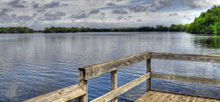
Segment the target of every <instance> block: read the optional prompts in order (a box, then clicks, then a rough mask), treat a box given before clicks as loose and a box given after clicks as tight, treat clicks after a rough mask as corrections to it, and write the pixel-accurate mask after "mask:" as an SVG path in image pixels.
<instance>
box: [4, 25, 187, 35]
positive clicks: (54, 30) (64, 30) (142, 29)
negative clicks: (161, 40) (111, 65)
mask: <svg viewBox="0 0 220 102" xmlns="http://www.w3.org/2000/svg"><path fill="white" fill-rule="evenodd" d="M187 26H188V25H183V24H179V25H176V24H172V25H171V26H169V27H168V26H163V25H157V26H155V27H150V26H142V27H136V28H135V27H126V28H85V27H80V28H79V27H54V26H52V27H49V28H45V29H44V30H33V29H31V28H27V27H1V28H0V33H35V32H40V33H74V32H150V31H174V32H182V31H185V30H186V29H187Z"/></svg>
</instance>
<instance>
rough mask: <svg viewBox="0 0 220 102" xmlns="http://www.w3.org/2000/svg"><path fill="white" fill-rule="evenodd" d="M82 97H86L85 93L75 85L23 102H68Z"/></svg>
mask: <svg viewBox="0 0 220 102" xmlns="http://www.w3.org/2000/svg"><path fill="white" fill-rule="evenodd" d="M83 95H86V92H85V91H84V90H83V89H82V88H81V87H80V86H79V85H77V84H76V85H72V86H69V87H66V88H62V89H59V90H56V91H53V92H50V93H47V94H44V95H41V96H38V97H35V98H32V99H29V100H26V101H24V102H67V101H69V100H73V99H77V98H79V97H81V96H83Z"/></svg>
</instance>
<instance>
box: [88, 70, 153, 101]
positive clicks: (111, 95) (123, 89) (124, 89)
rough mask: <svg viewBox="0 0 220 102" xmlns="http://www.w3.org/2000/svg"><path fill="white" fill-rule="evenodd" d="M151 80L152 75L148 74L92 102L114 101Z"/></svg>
mask: <svg viewBox="0 0 220 102" xmlns="http://www.w3.org/2000/svg"><path fill="white" fill-rule="evenodd" d="M149 78H150V73H147V74H145V75H143V76H141V77H139V78H137V79H135V80H133V81H131V82H129V83H127V84H125V85H123V86H121V87H119V88H117V89H115V90H113V91H111V92H109V93H107V94H105V95H103V96H101V97H98V98H96V99H94V100H92V101H91V102H108V101H110V100H112V99H114V98H115V97H118V96H119V95H121V94H123V93H124V92H127V91H128V90H130V89H131V88H133V87H135V86H137V85H139V84H140V83H142V82H144V81H146V80H147V79H149Z"/></svg>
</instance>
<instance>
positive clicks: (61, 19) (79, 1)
mask: <svg viewBox="0 0 220 102" xmlns="http://www.w3.org/2000/svg"><path fill="white" fill-rule="evenodd" d="M219 4H220V0H0V27H7V26H25V27H30V28H33V29H37V30H38V29H44V28H45V27H50V26H56V27H58V26H59V27H60V26H62V27H92V28H112V27H113V28H116V27H140V26H155V25H165V26H169V25H171V24H188V23H191V22H192V21H193V20H194V18H195V17H198V16H199V15H200V13H201V12H204V11H206V10H207V9H209V8H211V7H212V6H213V5H219Z"/></svg>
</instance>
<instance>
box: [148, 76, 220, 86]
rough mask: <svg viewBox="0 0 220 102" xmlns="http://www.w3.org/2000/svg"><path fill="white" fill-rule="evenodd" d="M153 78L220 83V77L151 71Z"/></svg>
mask: <svg viewBox="0 0 220 102" xmlns="http://www.w3.org/2000/svg"><path fill="white" fill-rule="evenodd" d="M151 78H160V79H166V80H176V81H184V82H194V83H202V84H214V85H220V79H214V78H202V77H194V76H180V75H170V74H158V73H151Z"/></svg>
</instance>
